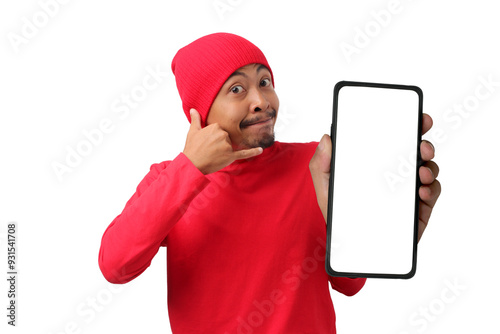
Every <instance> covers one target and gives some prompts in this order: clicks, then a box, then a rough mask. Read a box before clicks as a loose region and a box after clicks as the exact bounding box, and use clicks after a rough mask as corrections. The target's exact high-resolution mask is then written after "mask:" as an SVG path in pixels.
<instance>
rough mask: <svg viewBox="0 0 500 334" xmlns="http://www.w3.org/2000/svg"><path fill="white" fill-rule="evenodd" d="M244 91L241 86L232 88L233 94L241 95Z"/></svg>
mask: <svg viewBox="0 0 500 334" xmlns="http://www.w3.org/2000/svg"><path fill="white" fill-rule="evenodd" d="M242 91H243V87H241V86H239V85H238V86H233V87H231V93H234V94H238V93H241V92H242Z"/></svg>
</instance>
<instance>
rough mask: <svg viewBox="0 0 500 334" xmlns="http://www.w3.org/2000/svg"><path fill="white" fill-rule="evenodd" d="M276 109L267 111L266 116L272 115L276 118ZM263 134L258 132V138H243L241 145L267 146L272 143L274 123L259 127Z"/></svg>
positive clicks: (251, 146) (249, 146) (250, 146)
mask: <svg viewBox="0 0 500 334" xmlns="http://www.w3.org/2000/svg"><path fill="white" fill-rule="evenodd" d="M276 114H277V112H276V110H272V111H270V112H267V116H269V117H273V118H274V119H275V120H276ZM261 130H262V132H264V133H263V134H259V137H258V138H243V139H242V141H241V146H243V147H247V148H254V147H262V148H263V149H264V148H268V147H270V146H272V145H273V144H274V124H269V125H268V126H266V128H263V129H261Z"/></svg>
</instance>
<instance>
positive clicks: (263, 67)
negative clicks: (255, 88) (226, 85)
mask: <svg viewBox="0 0 500 334" xmlns="http://www.w3.org/2000/svg"><path fill="white" fill-rule="evenodd" d="M261 70H268V71H269V69H268V68H267V67H266V65H262V64H260V65H259V67H257V71H256V72H257V73H259V71H261ZM237 75H241V76H242V77H244V78H248V75H246V74H245V73H243V72H238V71H234V72H233V73H232V74H231V75H230V76H229V77H228V78H227V79H226V81H227V80H229V79H231V78H232V77H234V76H237Z"/></svg>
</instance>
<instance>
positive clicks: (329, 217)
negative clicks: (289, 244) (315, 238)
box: [325, 81, 423, 279]
mask: <svg viewBox="0 0 500 334" xmlns="http://www.w3.org/2000/svg"><path fill="white" fill-rule="evenodd" d="M346 86H357V87H375V88H388V89H403V90H412V91H414V92H416V93H417V94H418V101H419V102H418V135H417V163H416V169H417V170H416V180H415V185H416V186H415V215H414V231H413V255H412V268H411V270H410V271H409V272H408V273H406V274H390V273H358V272H339V271H335V270H334V269H333V268H331V266H330V251H331V239H332V238H331V235H332V203H333V191H334V181H333V179H334V177H333V176H334V175H335V147H336V128H337V112H338V95H339V92H340V89H342V87H346ZM422 110H423V92H422V90H421V89H420V88H419V87H417V86H411V85H400V84H385V83H374V82H360V81H339V82H338V83H337V84H336V85H335V87H334V90H333V115H332V125H331V129H330V131H331V132H330V137H331V140H332V157H331V161H330V181H329V188H328V212H327V235H326V260H325V267H326V272H327V273H328V275H330V276H335V277H349V278H360V277H365V278H390V279H409V278H412V277H413V276H414V275H415V273H416V270H417V243H418V212H419V196H418V189H419V188H420V186H421V182H420V177H419V174H418V170H419V168H420V166H422V164H423V161H422V157H421V154H420V143H421V142H422V119H423V112H422Z"/></svg>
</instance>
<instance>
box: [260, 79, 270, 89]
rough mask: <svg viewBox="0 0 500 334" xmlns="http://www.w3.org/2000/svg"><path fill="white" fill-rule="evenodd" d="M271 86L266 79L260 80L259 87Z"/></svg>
mask: <svg viewBox="0 0 500 334" xmlns="http://www.w3.org/2000/svg"><path fill="white" fill-rule="evenodd" d="M270 85H271V80H270V79H268V78H266V79H262V80H261V81H260V86H261V87H267V86H270Z"/></svg>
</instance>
